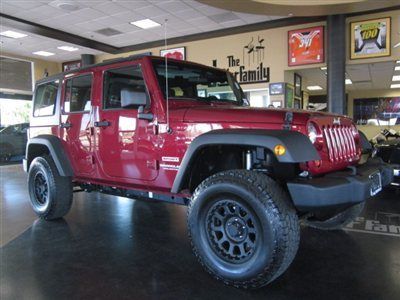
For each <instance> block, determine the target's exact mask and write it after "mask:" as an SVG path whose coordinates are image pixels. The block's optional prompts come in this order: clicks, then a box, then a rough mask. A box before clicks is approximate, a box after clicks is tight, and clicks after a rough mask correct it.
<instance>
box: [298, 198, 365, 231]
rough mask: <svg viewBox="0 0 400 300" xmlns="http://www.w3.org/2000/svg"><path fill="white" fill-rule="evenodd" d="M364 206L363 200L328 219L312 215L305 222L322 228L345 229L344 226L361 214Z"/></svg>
mask: <svg viewBox="0 0 400 300" xmlns="http://www.w3.org/2000/svg"><path fill="white" fill-rule="evenodd" d="M364 206H365V202H361V203H359V204H356V205H353V206H352V207H349V208H347V209H346V210H344V211H342V212H340V213H338V214H337V215H335V216H333V217H331V218H329V219H327V220H324V221H320V220H317V219H315V218H313V217H311V218H308V219H306V220H304V221H303V224H305V225H307V226H309V227H312V228H316V229H321V230H340V229H343V227H345V226H346V225H348V224H350V223H351V222H352V221H354V220H355V219H356V218H357V217H358V216H359V215H360V214H361V212H362V211H363V209H364Z"/></svg>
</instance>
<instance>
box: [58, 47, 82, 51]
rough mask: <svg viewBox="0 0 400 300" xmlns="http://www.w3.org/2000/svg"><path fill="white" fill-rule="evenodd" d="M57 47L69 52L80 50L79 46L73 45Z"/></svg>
mask: <svg viewBox="0 0 400 300" xmlns="http://www.w3.org/2000/svg"><path fill="white" fill-rule="evenodd" d="M57 48H58V49H60V50H64V51H69V52H72V51H77V50H79V49H78V48H76V47H72V46H60V47H57Z"/></svg>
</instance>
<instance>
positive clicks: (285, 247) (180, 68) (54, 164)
mask: <svg viewBox="0 0 400 300" xmlns="http://www.w3.org/2000/svg"><path fill="white" fill-rule="evenodd" d="M362 142H363V140H362V138H361V137H360V135H359V133H358V131H357V129H356V127H355V126H354V124H353V123H352V121H351V120H350V119H349V118H347V117H344V116H338V115H332V114H325V113H316V112H307V111H297V110H283V109H260V108H257V109H256V108H250V107H248V101H247V100H246V99H245V98H244V93H243V91H242V90H241V88H240V86H239V84H238V83H237V81H236V80H235V78H234V77H233V76H232V75H231V74H230V73H229V72H227V71H225V70H220V69H215V68H211V67H206V66H203V65H199V64H195V63H190V62H182V61H177V60H173V59H168V61H166V60H165V59H163V58H159V57H150V56H134V57H128V58H123V59H118V60H114V61H109V62H105V63H101V64H97V65H92V66H88V67H84V68H81V69H79V70H74V71H71V72H67V73H62V74H59V75H55V76H52V77H48V78H45V79H43V80H40V81H39V82H38V83H37V85H36V90H35V95H34V101H33V115H32V119H31V127H30V130H29V141H28V145H27V151H26V158H25V160H24V169H25V171H27V172H29V176H28V183H29V193H30V199H31V203H32V206H33V209H34V210H35V212H36V213H37V214H38V215H39V217H41V218H43V219H46V220H53V219H56V218H60V217H63V216H64V215H65V214H66V213H67V212H68V211H69V209H70V207H71V203H72V198H73V197H72V195H73V192H74V190H84V191H88V192H90V191H99V192H102V193H107V194H112V195H118V196H124V197H130V198H133V199H140V198H142V199H148V198H152V199H158V200H161V201H167V202H173V203H180V204H184V205H188V231H189V237H190V239H191V242H192V245H193V251H194V253H195V255H196V256H197V258H198V259H199V261H200V263H201V264H202V265H203V266H204V268H205V269H206V270H207V271H208V272H209V273H211V274H212V275H213V276H214V277H216V278H217V279H220V280H222V281H223V282H225V283H227V284H230V285H234V286H236V287H243V288H255V287H259V286H262V285H265V284H267V283H269V282H271V281H273V280H274V279H276V278H277V277H278V276H280V275H281V274H282V273H283V272H284V271H285V270H286V269H287V268H288V266H289V265H290V263H291V262H292V260H293V258H294V257H295V254H296V251H297V248H298V244H299V237H300V235H299V234H300V228H299V219H302V220H303V222H304V223H306V224H308V225H311V226H314V227H317V228H322V229H338V228H340V227H342V226H344V225H346V224H347V223H349V222H351V221H352V220H353V219H354V218H355V217H357V215H358V214H359V213H360V211H361V210H362V208H363V205H364V201H365V200H366V199H367V198H369V197H370V196H372V195H375V194H376V193H378V192H379V191H380V190H381V189H382V187H383V186H385V185H388V184H389V183H390V182H391V181H392V178H393V171H392V170H391V169H390V167H388V166H387V165H385V164H384V163H383V162H382V161H381V160H379V159H371V160H369V161H367V162H366V163H364V164H362V165H359V164H358V162H359V160H360V156H361V152H362Z"/></svg>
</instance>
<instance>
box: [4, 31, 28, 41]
mask: <svg viewBox="0 0 400 300" xmlns="http://www.w3.org/2000/svg"><path fill="white" fill-rule="evenodd" d="M0 35H2V36H6V37H9V38H13V39H20V38H23V37H26V36H28V35H27V34H23V33H20V32H16V31H12V30H7V31H3V32H0Z"/></svg>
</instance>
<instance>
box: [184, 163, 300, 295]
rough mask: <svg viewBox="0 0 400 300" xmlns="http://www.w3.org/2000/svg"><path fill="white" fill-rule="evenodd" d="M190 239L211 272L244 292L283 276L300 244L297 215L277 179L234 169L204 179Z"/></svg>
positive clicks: (192, 208)
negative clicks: (244, 289)
mask: <svg viewBox="0 0 400 300" xmlns="http://www.w3.org/2000/svg"><path fill="white" fill-rule="evenodd" d="M188 228H189V238H190V240H191V244H192V248H193V251H194V254H195V256H196V257H197V258H198V260H199V262H200V264H201V265H202V266H203V267H204V268H205V269H206V271H207V272H208V273H210V274H211V275H212V276H214V277H215V278H216V279H218V280H222V281H223V282H224V283H225V284H228V285H233V286H235V287H238V288H258V287H261V286H263V285H266V284H268V283H269V282H271V281H273V280H274V279H276V278H277V277H278V276H280V275H281V274H282V273H283V272H284V271H285V270H286V269H287V268H288V267H289V265H290V264H291V262H292V261H293V259H294V257H295V255H296V252H297V249H298V245H299V238H300V232H299V223H298V219H297V214H296V211H295V209H294V208H293V206H292V205H291V202H290V201H289V197H288V195H287V193H286V192H285V191H284V190H283V189H282V188H281V187H280V186H279V185H278V184H277V183H276V182H275V181H274V180H272V179H271V178H269V177H267V176H265V175H263V174H259V173H256V172H251V171H246V170H232V171H225V172H221V173H218V174H215V175H213V176H211V177H209V178H207V179H206V180H204V181H203V182H202V183H201V184H200V185H199V187H198V188H197V189H196V191H195V192H194V194H193V197H192V199H191V201H190V203H189V208H188Z"/></svg>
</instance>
